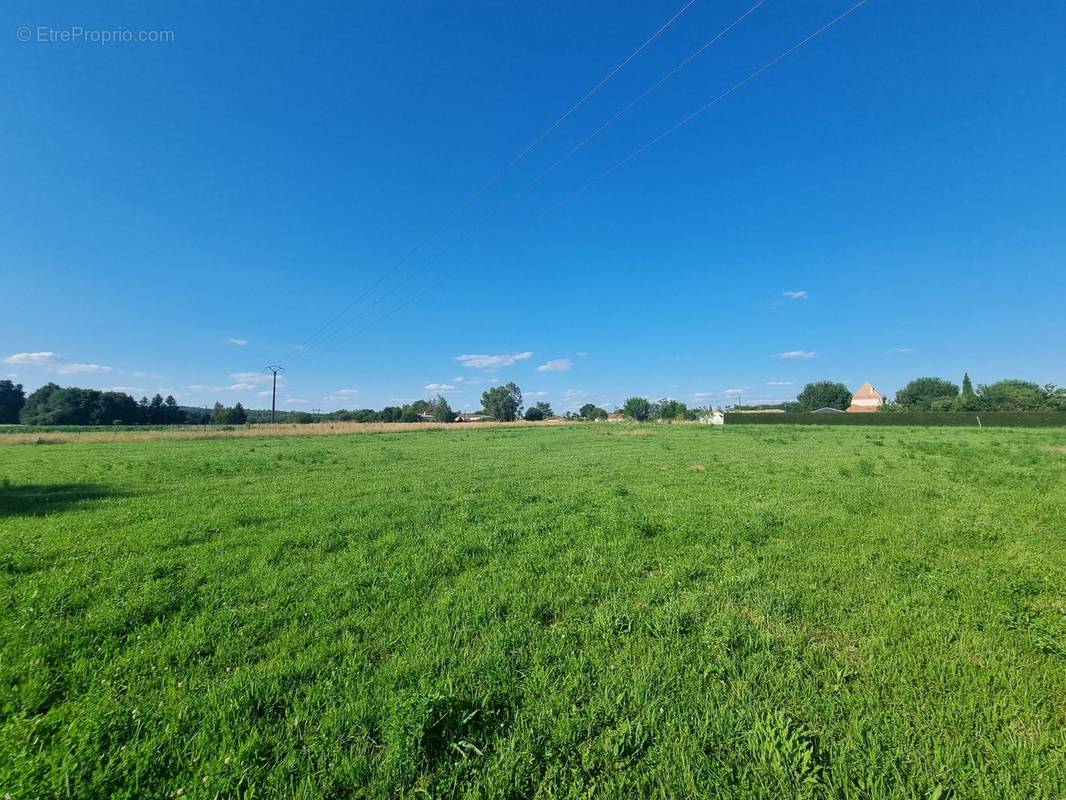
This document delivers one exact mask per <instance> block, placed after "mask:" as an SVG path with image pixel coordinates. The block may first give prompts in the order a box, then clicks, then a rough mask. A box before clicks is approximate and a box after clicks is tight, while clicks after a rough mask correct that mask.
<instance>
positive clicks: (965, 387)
mask: <svg viewBox="0 0 1066 800" xmlns="http://www.w3.org/2000/svg"><path fill="white" fill-rule="evenodd" d="M962 396H963V397H974V396H975V395H974V391H973V383H972V382H971V381H970V373H969V372H964V373H962Z"/></svg>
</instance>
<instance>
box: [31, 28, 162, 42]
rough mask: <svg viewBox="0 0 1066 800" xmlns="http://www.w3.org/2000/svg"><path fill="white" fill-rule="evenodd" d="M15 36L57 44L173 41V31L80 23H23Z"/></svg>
mask: <svg viewBox="0 0 1066 800" xmlns="http://www.w3.org/2000/svg"><path fill="white" fill-rule="evenodd" d="M15 37H16V38H17V39H18V40H19V41H20V42H45V43H59V44H80V43H86V44H140V43H146V44H153V43H157V42H163V43H169V42H173V41H174V31H163V30H154V31H148V30H141V31H131V30H128V29H126V28H106V29H105V28H83V27H81V26H80V25H72V26H70V27H67V28H55V27H52V26H50V25H38V26H36V27H34V28H30V27H27V26H25V25H24V26H22V27H21V28H19V29H18V31H16V33H15Z"/></svg>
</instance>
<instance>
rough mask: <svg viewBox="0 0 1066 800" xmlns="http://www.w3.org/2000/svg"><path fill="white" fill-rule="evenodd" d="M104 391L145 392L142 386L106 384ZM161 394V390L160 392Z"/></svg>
mask: <svg viewBox="0 0 1066 800" xmlns="http://www.w3.org/2000/svg"><path fill="white" fill-rule="evenodd" d="M104 391H105V392H123V393H124V394H146V393H147V392H146V390H145V388H144V387H143V386H108V387H107V388H106V389H104ZM160 394H162V392H160Z"/></svg>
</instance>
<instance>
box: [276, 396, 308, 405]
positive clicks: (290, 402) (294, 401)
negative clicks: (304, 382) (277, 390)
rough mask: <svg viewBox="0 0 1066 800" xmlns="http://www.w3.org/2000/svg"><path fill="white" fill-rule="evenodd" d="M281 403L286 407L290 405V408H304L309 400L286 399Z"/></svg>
mask: <svg viewBox="0 0 1066 800" xmlns="http://www.w3.org/2000/svg"><path fill="white" fill-rule="evenodd" d="M281 402H283V403H285V404H286V405H290V406H306V405H307V404H308V403H310V402H311V401H310V400H304V399H303V398H301V397H286V398H285V399H284V400H282V401H281Z"/></svg>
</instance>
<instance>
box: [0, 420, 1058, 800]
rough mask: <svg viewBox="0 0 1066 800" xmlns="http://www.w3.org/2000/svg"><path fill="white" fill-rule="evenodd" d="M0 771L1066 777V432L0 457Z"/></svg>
mask: <svg viewBox="0 0 1066 800" xmlns="http://www.w3.org/2000/svg"><path fill="white" fill-rule="evenodd" d="M0 600H2V602H0V693H2V698H0V704H2V711H0V797H5V798H6V797H9V796H10V797H11V798H15V799H16V800H21V799H22V798H34V799H36V798H50V797H76V798H157V797H158V798H165V797H179V796H182V797H190V798H192V797H195V798H200V797H203V798H216V797H219V798H223V797H226V798H228V797H247V798H250V797H259V798H317V797H416V796H417V797H425V796H432V797H452V796H475V797H486V798H489V797H513V798H520V797H542V798H549V797H618V798H623V797H624V798H631V797H726V798H734V797H735V798H754V797H760V798H778V797H803V798H808V797H809V798H823V797H824V798H886V797H899V798H948V797H953V798H1049V799H1051V798H1055V799H1061V798H1063V797H1066V430H1063V429H1044V430H1008V429H996V430H987V429H986V430H983V431H978V430H968V429H966V430H963V429H938V428H924V429H899V428H835V427H834V428H786V427H762V426H757V427H756V426H752V427H742V428H729V427H726V428H725V429H712V428H708V427H703V426H648V427H644V428H638V427H631V426H607V425H597V426H594V425H586V426H574V427H554V428H522V429H485V430H465V431H429V432H409V433H396V434H393V433H387V434H373V435H371V434H361V435H349V436H317V437H299V436H297V437H289V438H252V439H248V438H246V439H229V440H227V439H214V440H202V441H197V440H188V441H145V442H114V443H106V444H105V443H99V444H94V443H85V444H59V445H47V446H45V445H40V446H35V445H18V446H8V447H3V448H0Z"/></svg>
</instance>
